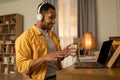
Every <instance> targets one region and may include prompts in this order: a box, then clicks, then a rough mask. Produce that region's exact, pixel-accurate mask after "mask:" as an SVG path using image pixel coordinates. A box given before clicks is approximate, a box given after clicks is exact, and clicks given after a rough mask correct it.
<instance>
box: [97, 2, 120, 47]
mask: <svg viewBox="0 0 120 80" xmlns="http://www.w3.org/2000/svg"><path fill="white" fill-rule="evenodd" d="M97 24H98V25H97V27H98V30H97V34H98V41H99V43H98V44H99V45H98V47H99V49H100V46H101V44H102V41H104V40H108V39H109V37H110V36H119V35H118V34H119V33H120V32H118V29H119V28H118V25H117V0H97Z"/></svg>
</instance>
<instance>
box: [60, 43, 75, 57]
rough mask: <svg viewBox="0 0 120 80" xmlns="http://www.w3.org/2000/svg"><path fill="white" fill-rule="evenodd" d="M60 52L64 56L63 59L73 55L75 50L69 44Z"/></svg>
mask: <svg viewBox="0 0 120 80" xmlns="http://www.w3.org/2000/svg"><path fill="white" fill-rule="evenodd" d="M61 52H62V54H63V55H64V57H68V56H70V55H72V53H75V48H74V47H72V45H71V44H69V45H68V46H66V47H65V48H64V49H63V50H62V51H61Z"/></svg>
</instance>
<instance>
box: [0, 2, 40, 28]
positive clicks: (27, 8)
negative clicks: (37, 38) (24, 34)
mask: <svg viewBox="0 0 120 80" xmlns="http://www.w3.org/2000/svg"><path fill="white" fill-rule="evenodd" d="M41 2H42V0H17V1H14V2H10V3H6V4H0V15H4V14H11V13H20V14H22V15H23V16H24V30H26V29H28V28H30V27H31V26H32V25H33V24H35V23H36V14H37V6H38V5H39V4H40V3H41Z"/></svg>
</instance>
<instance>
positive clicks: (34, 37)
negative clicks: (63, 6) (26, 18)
mask: <svg viewBox="0 0 120 80" xmlns="http://www.w3.org/2000/svg"><path fill="white" fill-rule="evenodd" d="M55 18H56V12H55V8H54V6H53V5H51V4H49V3H44V4H40V5H39V6H38V14H37V23H36V24H34V25H33V26H32V27H31V28H30V29H28V30H27V31H25V32H24V33H22V34H21V35H20V36H19V37H18V38H17V39H16V43H15V47H16V67H17V70H18V71H19V72H21V73H25V74H26V75H27V76H28V77H29V78H30V79H35V80H55V79H56V77H55V74H56V71H58V70H60V69H61V68H62V66H61V59H63V58H64V57H67V56H69V55H70V53H71V52H72V50H73V48H71V47H70V46H71V45H68V46H67V47H66V48H64V49H63V50H61V48H60V42H59V40H58V38H57V37H56V35H55V33H54V32H53V31H51V28H52V27H53V25H54V23H55Z"/></svg>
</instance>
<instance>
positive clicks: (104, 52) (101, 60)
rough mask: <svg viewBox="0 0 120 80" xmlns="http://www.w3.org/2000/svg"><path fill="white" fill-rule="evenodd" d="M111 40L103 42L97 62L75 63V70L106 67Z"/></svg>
mask: <svg viewBox="0 0 120 80" xmlns="http://www.w3.org/2000/svg"><path fill="white" fill-rule="evenodd" d="M112 42H113V40H108V41H104V42H103V44H102V46H101V49H100V53H99V57H98V59H97V62H77V63H75V65H74V66H75V68H94V67H96V68H97V67H98V68H99V67H106V64H107V60H108V56H109V54H110V49H111V46H112Z"/></svg>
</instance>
